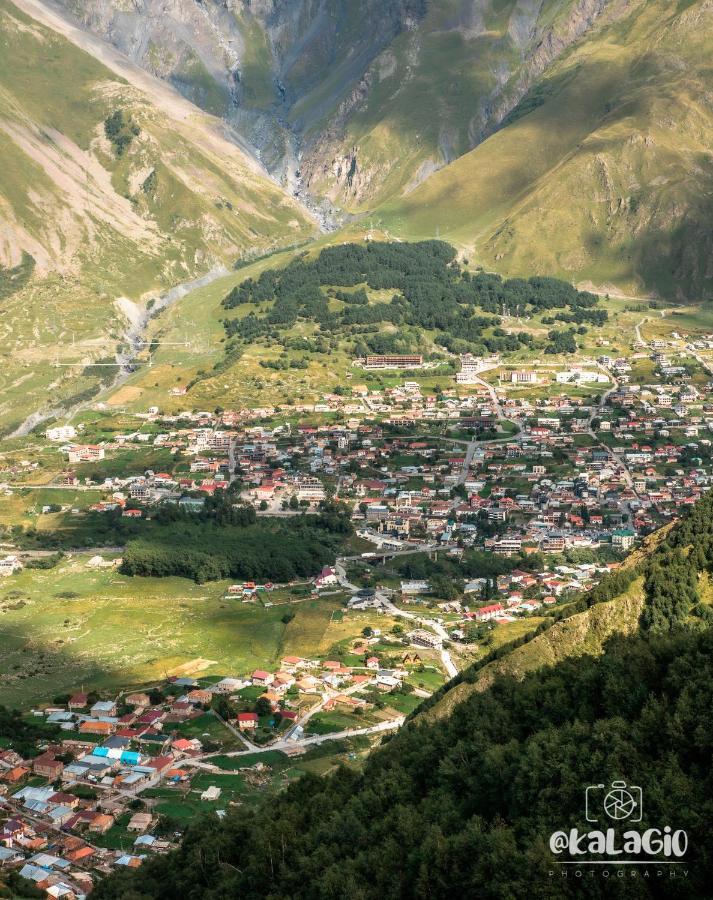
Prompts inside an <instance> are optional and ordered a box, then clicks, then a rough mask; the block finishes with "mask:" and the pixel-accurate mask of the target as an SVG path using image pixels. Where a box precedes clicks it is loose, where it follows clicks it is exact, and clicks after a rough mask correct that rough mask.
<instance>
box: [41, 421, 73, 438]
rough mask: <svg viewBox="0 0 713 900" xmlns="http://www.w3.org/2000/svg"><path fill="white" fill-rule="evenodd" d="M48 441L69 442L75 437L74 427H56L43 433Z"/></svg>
mask: <svg viewBox="0 0 713 900" xmlns="http://www.w3.org/2000/svg"><path fill="white" fill-rule="evenodd" d="M45 435H46V436H47V440H48V441H71V440H72V438H75V437H76V436H77V429H76V428H75V427H74V425H56V426H55V427H54V428H48V429H47V431H46V432H45Z"/></svg>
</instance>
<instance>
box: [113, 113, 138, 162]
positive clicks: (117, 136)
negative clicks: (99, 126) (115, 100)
mask: <svg viewBox="0 0 713 900" xmlns="http://www.w3.org/2000/svg"><path fill="white" fill-rule="evenodd" d="M104 134H105V135H106V137H107V139H108V140H109V141H110V142H111V145H112V147H113V148H114V152H115V153H116V155H117V156H123V155H124V153H125V152H126V150H127V149H128V147H129V144H131V142H132V141H133V139H134V138H135V137H138V136H139V135H140V134H141V129H140V128H139V126H138V125H137V124H136V122H134V121H133V119H132V118H131V116H128V115H125V114H124V111H123V110H122V109H115V110H114V112H113V113H111V115H109V116H107V117H106V119H105V120H104Z"/></svg>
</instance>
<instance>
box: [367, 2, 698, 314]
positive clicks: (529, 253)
mask: <svg viewBox="0 0 713 900" xmlns="http://www.w3.org/2000/svg"><path fill="white" fill-rule="evenodd" d="M619 6H620V12H621V15H620V16H619V17H618V19H617V20H616V21H615V22H610V23H607V24H604V25H602V27H601V28H599V29H598V30H597V31H596V32H593V33H592V34H591V35H588V37H587V39H586V40H584V41H582V42H580V43H579V44H577V45H576V46H575V47H574V48H573V49H571V50H570V51H568V52H567V53H566V54H565V55H564V56H563V57H562V58H561V59H560V60H559V61H557V62H555V63H554V64H553V65H552V66H551V67H550V69H549V70H548V71H547V73H546V75H545V76H544V77H543V78H542V79H541V80H540V81H539V82H538V83H537V84H536V85H535V87H534V88H533V89H532V90H531V92H530V93H529V94H528V95H527V96H526V97H525V99H524V100H523V101H522V103H521V104H520V105H519V107H517V108H516V109H515V111H514V112H513V113H511V114H510V116H509V117H508V118H506V120H505V122H504V123H503V127H502V128H501V129H500V130H499V131H498V132H497V133H496V134H494V135H493V136H492V137H490V138H489V139H488V140H486V141H484V142H483V143H482V144H480V145H479V146H478V147H477V148H476V149H474V150H473V151H471V152H470V153H468V154H467V155H465V156H463V157H461V158H460V159H458V160H457V161H456V162H454V163H453V164H451V165H450V166H448V167H447V168H446V169H443V170H442V171H440V172H438V173H436V174H435V175H432V176H431V177H430V178H429V179H428V180H427V181H426V183H425V184H423V185H421V186H420V187H419V188H418V189H417V190H415V191H413V192H412V193H411V194H409V195H408V196H407V197H404V198H401V199H399V200H398V201H396V202H394V203H393V204H391V205H390V206H389V207H387V208H386V209H385V210H384V216H383V221H384V223H385V224H386V225H387V226H388V227H390V228H393V229H394V230H396V231H398V232H400V233H402V234H408V235H412V236H419V237H425V236H427V235H429V236H432V235H433V232H434V229H435V228H436V227H438V228H439V230H440V234H441V235H442V236H444V237H446V238H447V239H449V240H452V241H454V242H458V243H460V244H461V245H462V246H463V247H466V248H467V249H468V252H469V254H470V255H473V254H474V256H475V257H476V258H477V260H478V261H479V262H482V263H483V265H485V266H487V267H491V266H493V267H495V268H496V269H497V270H498V271H500V272H502V273H503V274H506V275H521V274H523V273H529V272H531V271H533V270H537V271H546V272H548V273H550V274H553V275H559V276H561V277H565V278H573V279H587V280H590V281H592V282H594V283H596V284H600V285H601V284H605V283H607V282H613V283H616V284H618V285H621V286H624V287H627V288H629V289H631V290H639V291H642V290H643V291H653V292H659V293H661V294H663V295H665V296H667V297H669V298H677V297H678V298H695V299H701V298H706V297H710V296H712V295H713V268H712V267H711V263H710V260H711V258H712V257H711V251H712V250H713V244H712V243H711V232H710V222H711V217H712V215H713V207H712V205H711V196H713V156H712V155H711V152H710V135H711V134H713V111H712V110H711V106H710V86H711V73H710V67H709V63H708V59H709V50H710V46H709V44H710V38H709V36H710V33H711V27H713V8H711V6H710V4H709V3H705V2H697V0H693V2H685V3H677V4H674V3H669V2H665V0H647V2H645V3H644V2H637V0H631V2H629V3H625V4H619Z"/></svg>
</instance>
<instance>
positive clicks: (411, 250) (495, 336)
mask: <svg viewBox="0 0 713 900" xmlns="http://www.w3.org/2000/svg"><path fill="white" fill-rule="evenodd" d="M455 256H456V251H455V250H454V248H453V247H451V246H450V245H449V244H446V243H444V242H442V241H421V242H417V243H382V242H370V243H367V244H345V245H342V246H338V247H328V248H326V249H324V250H323V251H322V252H321V253H320V255H319V256H318V257H317V258H315V259H309V258H307V257H306V255H304V254H303V255H302V256H300V257H299V258H297V259H295V260H294V261H293V262H291V263H290V265H288V266H287V267H286V268H284V269H269V270H266V271H264V272H263V273H262V274H261V275H260V276H259V277H258V278H256V279H253V278H248V279H247V280H246V281H244V282H243V283H242V284H240V285H238V286H237V287H235V288H233V289H232V290H231V291H230V293H229V294H228V295H227V296H226V297H225V298H224V299H223V307H224V308H225V309H226V310H231V309H235V308H236V307H238V306H242V305H246V304H250V305H254V306H260V305H265V304H267V303H268V302H269V303H270V304H271V305H270V306H269V308H263V311H261V312H259V313H257V312H250V313H249V314H248V315H247V316H244V317H241V318H237V319H235V318H231V319H226V320H225V328H226V332H227V334H228V337H229V338H232V337H237V338H239V339H241V340H243V341H245V342H249V341H253V340H255V339H256V338H258V337H260V336H264V335H270V336H275V335H276V334H279V332H280V330H284V329H287V328H290V327H291V326H293V325H294V324H295V323H296V322H297V320H298V319H300V318H302V319H308V320H312V321H314V322H317V323H319V324H320V326H321V329H322V330H323V331H324V332H329V333H331V334H335V333H342V334H352V335H353V334H359V336H360V337H359V341H358V343H357V347H356V349H357V352H362V353H366V352H372V353H399V352H401V353H407V352H409V351H413V350H415V349H417V348H418V342H419V332H420V331H422V330H423V329H427V330H432V331H436V332H438V336H437V341H438V342H439V343H440V344H441V345H442V346H444V347H446V348H447V349H449V350H451V351H452V352H465V351H466V350H472V351H475V352H495V351H503V350H517V349H518V347H521V346H526V345H528V344H530V343H531V342H532V336H531V335H529V334H527V333H526V332H522V333H518V334H509V333H507V332H505V331H504V330H503V329H502V328H500V318H499V316H500V315H503V314H504V313H511V314H517V315H528V314H531V313H536V312H540V311H542V310H549V309H553V310H561V311H563V312H562V313H561V315H566V316H568V317H570V318H567V319H566V321H572V322H575V323H578V324H580V327H583V326H582V325H581V323H583V322H592V323H594V324H602V323H603V322H604V320H605V319H606V316H607V313H606V311H604V310H594V309H593V307H594V306H595V305H596V303H597V302H598V298H597V297H596V296H595V295H594V294H590V293H587V292H581V291H578V290H577V289H576V288H574V287H572V285H570V284H567V283H566V282H563V281H558V280H557V279H554V278H530V279H527V280H526V279H519V278H515V279H510V280H505V281H504V280H503V279H502V278H500V276H498V275H489V274H485V273H480V274H476V275H472V274H471V273H470V272H468V271H466V270H463V269H462V268H461V266H460V265H459V264H458V263H457V262H456V259H455ZM365 283H366V284H368V286H369V287H370V288H371V289H373V290H380V291H393V292H394V293H393V294H392V296H391V298H390V300H388V302H384V301H381V302H378V303H371V304H370V303H369V302H368V296H367V293H366V291H365V290H364V288H363V287H358V289H357V290H355V291H350V290H345V288H350V287H351V288H353V287H357V286H359V285H363V284H365ZM335 285H339V286H340V287H339V288H335V287H334V286H335ZM330 297H333V298H335V299H337V300H340V301H341V302H342V303H343V304H344V307H343V308H341V309H339V310H334V309H332V308H330V303H329V299H330ZM476 308H479V309H480V310H481V312H482V313H485V315H483V314H479V315H476V313H475V310H476ZM566 310H568V312H565V311H566ZM383 323H390V324H393V325H397V326H399V331H398V334H393V335H392V334H387V335H385V334H383V333H382V331H381V330H380V329H379V328H378V327H377V326H379V325H382V324H383ZM369 326H372V328H369ZM364 327H366V328H368V329H369V330H367V331H364V330H362V329H363V328H364ZM409 329H413V331H409ZM554 334H557V335H562V336H563V337H558V338H552V336H550V345H553V344H554V343H555V342H556V341H560V340H561V341H563V342H564V343H565V345H566V347H569V345H570V344H571V341H572V340H573V338H572V336H571V333H570V332H569V331H566V332H561V333H560V332H554ZM564 335H566V336H567V337H566V338H565V337H564ZM550 345H548V346H550ZM575 349H576V346H575ZM552 352H554V351H552ZM563 352H569V350H567V349H565V350H564V351H563Z"/></svg>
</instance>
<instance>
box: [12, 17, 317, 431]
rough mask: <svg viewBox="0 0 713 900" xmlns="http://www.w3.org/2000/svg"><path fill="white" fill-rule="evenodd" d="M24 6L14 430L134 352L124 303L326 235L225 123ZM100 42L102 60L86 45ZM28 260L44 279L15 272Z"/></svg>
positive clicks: (80, 392)
mask: <svg viewBox="0 0 713 900" xmlns="http://www.w3.org/2000/svg"><path fill="white" fill-rule="evenodd" d="M22 6H23V7H24V9H25V11H23V10H21V9H20V8H19V7H18V6H15V5H12V4H11V3H10V2H8V0H0V42H1V44H2V46H1V48H0V150H1V152H2V158H3V165H2V166H1V167H0V282H1V283H2V284H5V285H6V286H7V288H8V289H7V290H6V289H4V288H3V291H2V293H3V298H4V299H3V322H2V334H3V338H4V341H3V350H2V351H1V352H2V359H3V379H2V387H3V398H2V399H3V402H2V404H1V405H0V423H3V425H4V428H5V430H8V429H9V430H12V428H11V426H12V425H16V424H17V423H18V422H20V421H22V420H23V419H24V418H25V416H26V415H27V414H29V413H32V412H33V410H35V409H36V408H37V406H38V405H39V404H41V405H42V406H43V407H46V408H50V407H55V406H58V405H59V406H62V405H65V406H66V405H67V404H68V403H71V401H72V400H73V399H76V398H77V397H80V398H81V397H82V396H84V395H85V393H86V392H87V391H91V390H94V389H95V388H96V379H95V378H90V377H87V376H86V375H85V374H83V373H84V368H85V366H86V364H87V362H89V361H91V360H96V359H98V358H102V359H108V360H109V361H111V360H112V359H113V358H114V356H115V354H116V353H117V352H119V349H120V348H119V345H120V343H121V340H122V334H123V331H124V328H125V324H124V323H125V316H124V313H123V312H122V309H126V308H127V307H126V305H125V304H123V306H122V307H120V306H118V305H117V303H116V301H117V300H119V299H120V298H122V297H124V298H128V299H130V300H131V301H133V302H136V303H138V304H139V306H142V305H143V304H144V303H146V302H147V301H148V300H149V299H151V295H152V294H153V296H154V297H155V295H156V293H159V292H161V291H165V290H167V289H169V288H171V287H172V286H174V285H176V284H178V283H180V282H182V281H187V280H190V279H191V278H194V277H195V276H197V275H203V274H205V273H207V272H209V271H211V270H216V271H224V266H225V265H226V264H230V263H232V262H234V261H235V259H236V258H238V257H239V256H242V255H243V254H244V253H246V252H248V253H256V252H266V251H268V250H271V249H273V248H275V247H276V246H280V245H290V244H292V243H294V242H296V241H298V240H300V239H304V238H306V237H309V236H311V235H312V234H314V233H315V231H316V227H315V224H314V222H313V221H312V219H311V217H310V215H309V213H307V211H306V210H305V209H304V207H302V206H301V205H300V204H299V203H298V202H297V201H295V200H294V199H292V198H289V197H288V196H287V195H286V194H285V193H284V191H282V190H281V189H280V188H279V187H278V186H277V185H276V184H274V183H273V182H272V181H271V180H270V179H269V178H268V177H267V175H266V174H265V173H264V171H263V170H262V169H261V167H260V166H259V164H258V163H257V162H255V161H254V160H253V159H251V157H250V156H249V155H247V154H246V153H245V152H244V151H243V150H241V149H240V148H239V147H238V146H237V145H236V144H235V143H234V142H232V141H229V140H227V139H226V138H225V137H224V136H223V135H222V133H221V129H222V128H223V127H224V126H222V124H221V123H219V122H218V121H217V120H215V119H212V118H211V117H210V116H208V115H207V114H205V113H203V112H201V111H200V110H197V109H196V108H195V107H193V106H191V105H190V104H189V103H187V102H186V101H185V100H183V99H182V98H181V97H180V96H179V95H177V94H175V92H173V91H171V90H169V89H168V88H167V87H166V86H164V85H162V84H161V83H160V82H156V83H155V85H154V83H153V80H152V79H151V78H150V77H149V76H147V75H146V74H145V73H143V72H140V71H138V70H134V69H132V67H131V66H130V65H129V64H127V63H125V62H122V61H121V60H120V59H119V58H118V55H117V54H116V53H115V52H114V51H113V50H111V49H110V48H106V47H103V46H102V45H101V44H100V42H98V41H95V39H89V38H87V36H86V35H83V34H82V33H80V32H73V31H72V30H71V29H69V28H67V27H65V25H64V23H63V22H62V21H61V20H58V19H55V18H53V16H52V14H51V13H49V12H47V10H45V9H44V8H43V7H42V6H40V5H39V4H34V3H33V2H32V0H25V2H23V3H22ZM28 12H29V13H30V14H31V15H33V14H36V15H37V16H38V18H33V17H31V15H28ZM88 40H92V41H95V44H93V45H92V46H90V47H89V49H90V50H91V51H93V54H92V55H90V54H89V53H87V52H84V50H83V49H81V48H80V46H77V45H78V44H80V45H81V44H85V43H86V42H87V41H88ZM102 58H103V59H104V61H105V62H106V63H107V64H108V65H105V64H104V63H103V62H102V61H100V59H102ZM108 66H111V68H109V67H108ZM117 70H118V71H117ZM119 73H120V74H119ZM154 88H155V89H154ZM24 259H28V260H31V265H32V266H33V268H34V274H33V275H32V277H31V278H29V279H27V278H25V279H21V280H18V279H14V280H13V279H11V278H10V277H9V275H8V274H7V271H6V270H7V269H10V270H16V268H17V267H18V266H21V265H22V262H23V260H24ZM122 303H123V301H122ZM48 348H51V351H50V350H48ZM50 352H51V356H52V357H54V362H56V363H60V366H59V367H55V368H52V367H51V366H50V358H49V357H50ZM107 374H108V373H107Z"/></svg>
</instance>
